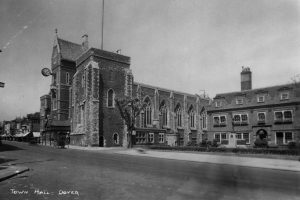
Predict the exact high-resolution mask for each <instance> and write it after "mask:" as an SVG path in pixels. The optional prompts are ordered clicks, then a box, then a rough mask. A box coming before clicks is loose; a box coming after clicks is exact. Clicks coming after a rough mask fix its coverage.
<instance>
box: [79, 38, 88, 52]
mask: <svg viewBox="0 0 300 200" xmlns="http://www.w3.org/2000/svg"><path fill="white" fill-rule="evenodd" d="M81 47H82V50H83V51H87V50H88V49H89V41H88V35H87V34H84V35H83V36H82V44H81Z"/></svg>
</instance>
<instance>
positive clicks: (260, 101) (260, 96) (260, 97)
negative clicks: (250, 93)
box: [257, 95, 265, 103]
mask: <svg viewBox="0 0 300 200" xmlns="http://www.w3.org/2000/svg"><path fill="white" fill-rule="evenodd" d="M257 102H258V103H263V102H265V96H264V95H259V96H257Z"/></svg>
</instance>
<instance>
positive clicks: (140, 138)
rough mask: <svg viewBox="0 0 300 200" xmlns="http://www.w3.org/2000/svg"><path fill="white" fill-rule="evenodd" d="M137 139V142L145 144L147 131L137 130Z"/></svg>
mask: <svg viewBox="0 0 300 200" xmlns="http://www.w3.org/2000/svg"><path fill="white" fill-rule="evenodd" d="M135 141H136V143H137V144H144V143H146V142H147V141H146V133H143V132H137V133H136V136H135Z"/></svg>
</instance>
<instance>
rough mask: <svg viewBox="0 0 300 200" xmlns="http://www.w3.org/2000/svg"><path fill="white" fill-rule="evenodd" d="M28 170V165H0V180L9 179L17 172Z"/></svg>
mask: <svg viewBox="0 0 300 200" xmlns="http://www.w3.org/2000/svg"><path fill="white" fill-rule="evenodd" d="M26 171H29V168H28V167H25V166H11V165H1V166H0V182H1V181H4V180H6V179H9V178H11V177H13V176H16V175H18V174H22V173H24V172H26Z"/></svg>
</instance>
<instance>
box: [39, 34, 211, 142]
mask: <svg viewBox="0 0 300 200" xmlns="http://www.w3.org/2000/svg"><path fill="white" fill-rule="evenodd" d="M51 62H52V64H51V65H52V83H51V86H50V94H49V96H47V95H45V96H42V97H41V110H43V112H42V111H41V113H45V112H44V111H45V110H46V107H47V106H46V105H47V103H46V102H48V101H50V104H51V107H50V114H49V117H45V116H46V115H43V116H41V118H43V119H41V121H43V122H42V124H43V125H42V126H44V127H46V128H45V131H44V132H45V135H47V133H49V135H50V136H49V137H51V135H53V134H55V130H56V131H66V132H69V134H70V143H71V144H73V145H82V146H126V145H127V141H128V135H127V128H126V125H125V122H124V120H123V119H122V118H121V115H120V113H119V110H118V108H117V107H116V105H115V99H116V98H118V99H122V98H135V97H139V98H140V99H142V100H143V101H144V102H145V103H147V107H146V108H145V110H144V111H142V113H141V115H140V116H139V117H138V119H137V122H136V127H137V128H136V130H135V131H134V134H133V144H136V145H143V144H149V143H151V144H165V145H167V144H168V145H186V144H188V143H197V142H199V141H200V140H201V137H202V133H203V132H202V126H201V119H202V118H201V113H202V111H203V108H204V106H206V105H208V103H209V99H208V98H205V97H201V96H199V95H192V94H187V93H183V92H176V91H172V90H168V89H163V88H159V87H155V86H150V85H146V84H142V83H136V82H134V76H133V73H132V71H131V69H130V57H127V56H124V55H120V54H118V53H114V52H107V51H103V50H100V49H96V48H89V47H88V37H87V35H85V36H83V42H82V44H81V45H80V44H75V43H72V42H69V41H66V40H62V39H60V38H59V37H58V36H57V33H56V36H55V41H54V45H53V53H52V61H51ZM45 124H46V126H45ZM58 125H62V126H60V127H59V126H58ZM66 127H68V128H66ZM41 128H42V127H41Z"/></svg>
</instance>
